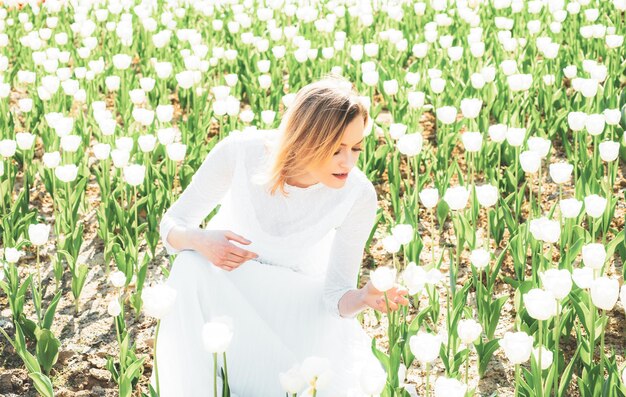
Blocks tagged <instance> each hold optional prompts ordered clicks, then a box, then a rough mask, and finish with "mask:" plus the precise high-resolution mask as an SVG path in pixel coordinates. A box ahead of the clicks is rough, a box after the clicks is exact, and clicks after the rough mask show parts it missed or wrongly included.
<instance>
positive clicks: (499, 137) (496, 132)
mask: <svg viewBox="0 0 626 397" xmlns="http://www.w3.org/2000/svg"><path fill="white" fill-rule="evenodd" d="M507 130H508V127H507V125H506V124H494V125H490V126H489V130H488V133H489V138H491V140H492V141H493V142H495V143H502V142H504V140H505V139H506V132H507Z"/></svg>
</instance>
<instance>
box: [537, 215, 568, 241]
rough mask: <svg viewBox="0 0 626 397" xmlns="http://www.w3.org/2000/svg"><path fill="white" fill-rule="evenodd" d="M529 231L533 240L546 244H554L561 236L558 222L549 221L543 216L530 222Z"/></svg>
mask: <svg viewBox="0 0 626 397" xmlns="http://www.w3.org/2000/svg"><path fill="white" fill-rule="evenodd" d="M529 229H530V233H531V234H532V235H533V237H534V238H535V240H539V241H544V242H546V243H556V242H557V241H558V240H559V237H560V236H561V225H560V223H559V221H553V220H550V219H548V218H546V217H545V216H543V217H541V218H539V219H533V220H531V221H530V227H529Z"/></svg>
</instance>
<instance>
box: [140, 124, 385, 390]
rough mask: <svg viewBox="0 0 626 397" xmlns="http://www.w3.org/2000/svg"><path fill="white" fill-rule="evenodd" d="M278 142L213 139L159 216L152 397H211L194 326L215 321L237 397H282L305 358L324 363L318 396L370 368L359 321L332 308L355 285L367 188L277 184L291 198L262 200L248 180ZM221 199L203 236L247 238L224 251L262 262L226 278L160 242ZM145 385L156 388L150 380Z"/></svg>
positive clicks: (265, 135) (366, 221)
mask: <svg viewBox="0 0 626 397" xmlns="http://www.w3.org/2000/svg"><path fill="white" fill-rule="evenodd" d="M277 139H278V131H277V130H257V131H253V132H246V133H234V134H231V135H229V136H227V137H226V138H224V139H222V140H221V141H220V142H218V143H217V144H216V146H215V147H214V148H213V149H212V150H211V151H210V152H209V154H208V155H207V156H206V158H205V160H204V161H203V163H202V165H201V166H200V168H199V169H198V171H197V172H196V173H195V174H194V175H193V178H192V180H191V182H190V184H189V186H188V187H187V188H186V189H185V190H184V192H183V193H182V194H181V196H180V197H179V198H178V200H177V201H176V202H175V203H174V204H172V206H171V207H170V208H169V209H168V211H167V212H166V213H165V214H164V216H163V218H162V220H161V223H160V235H161V239H162V241H163V244H164V246H165V248H166V250H167V252H168V253H169V254H174V253H176V254H177V257H176V259H175V260H174V262H173V265H172V269H171V272H170V276H169V278H168V280H167V281H166V282H167V284H168V285H169V286H171V287H172V288H174V289H176V290H177V291H178V293H177V299H176V304H175V306H174V308H173V310H172V311H171V312H170V313H169V314H168V315H167V316H166V317H165V318H163V319H162V320H161V325H160V330H159V335H158V341H157V363H158V370H159V383H160V389H161V397H200V396H213V356H212V355H211V354H209V353H208V352H206V351H205V350H204V348H203V342H202V338H201V330H202V326H203V325H204V323H205V322H207V321H211V319H213V318H215V317H217V316H229V317H230V318H232V320H233V332H234V336H233V339H232V342H231V344H230V345H229V347H228V350H227V351H226V357H227V368H228V376H229V383H230V387H231V391H232V393H233V394H236V395H238V396H239V397H278V396H284V395H285V391H284V390H283V389H282V387H281V385H280V381H279V373H280V372H286V371H287V370H288V369H290V368H291V367H292V366H293V365H294V364H300V363H302V361H303V360H304V359H305V358H307V357H309V356H319V357H326V358H328V359H329V361H330V362H331V365H332V371H333V376H332V381H331V384H330V385H329V386H328V387H327V388H325V389H324V390H319V391H318V394H317V395H318V396H320V397H335V396H345V395H348V392H349V390H350V389H353V388H358V378H359V372H360V368H361V366H362V365H363V364H364V363H365V362H366V361H367V360H373V361H376V358H375V357H374V356H373V354H372V353H371V338H369V337H368V335H367V334H366V333H365V331H364V330H363V329H362V327H361V325H360V323H359V322H358V320H357V319H356V318H344V317H342V316H340V314H339V310H338V302H339V299H340V298H341V297H342V296H343V294H345V293H346V292H347V291H349V290H351V289H355V287H356V283H357V277H358V273H359V269H360V266H361V262H362V259H363V250H364V247H365V242H366V240H367V238H368V236H369V234H370V232H371V230H372V227H373V224H374V221H375V216H376V209H377V198H376V191H375V189H374V186H373V185H372V183H371V182H370V181H369V180H368V179H367V177H366V176H365V174H364V173H363V172H362V171H361V170H359V169H358V168H356V167H355V168H354V169H353V170H352V171H351V172H350V173H349V174H348V178H347V179H346V181H345V184H344V186H343V187H341V188H339V189H335V188H330V187H327V186H326V185H323V184H322V183H318V184H315V185H312V186H309V187H306V188H300V187H296V186H291V185H286V190H287V191H288V192H289V197H284V196H282V195H281V194H280V192H278V193H277V194H276V195H274V196H271V195H270V194H269V193H268V192H267V191H266V186H263V185H260V184H259V183H258V182H255V179H254V178H253V175H254V174H255V173H256V172H257V171H258V170H259V169H261V168H262V167H264V166H265V165H266V164H267V163H268V159H270V156H271V153H272V152H271V148H272V147H273V145H274V144H275V143H276V142H277ZM218 203H219V204H221V207H220V208H219V210H218V212H217V214H216V215H215V216H214V217H213V218H212V219H211V220H210V221H209V223H208V225H207V226H206V229H225V230H231V231H233V232H234V233H237V234H239V235H241V236H243V237H245V238H247V239H248V240H251V241H252V243H251V244H249V245H244V244H239V243H237V242H235V241H232V240H231V242H232V243H233V244H235V245H238V246H240V247H242V248H245V249H248V250H250V251H253V252H255V253H257V254H258V255H259V258H257V259H256V260H249V261H247V262H245V263H243V264H242V265H241V266H240V267H239V268H237V269H235V270H233V271H231V272H228V271H225V270H223V269H221V268H218V267H217V266H214V265H213V264H212V263H211V262H210V261H209V260H208V259H206V258H205V257H203V256H202V255H200V254H199V253H197V252H196V251H193V250H183V251H177V250H175V249H174V248H173V247H172V246H170V245H169V244H168V243H167V238H166V237H167V234H168V233H169V231H170V229H171V228H172V227H173V226H174V225H176V224H179V225H186V226H188V227H199V225H200V223H201V222H202V220H204V219H205V218H206V216H207V215H208V214H209V213H210V212H211V211H212V210H213V209H214V208H215V206H216V205H217V204H218ZM218 364H219V365H220V366H222V365H223V364H222V360H221V358H220V360H219V362H218ZM218 373H219V369H218ZM151 381H152V384H153V386H155V385H156V383H155V381H154V372H153V376H152V379H151ZM219 387H220V390H221V381H220V382H219ZM220 395H221V394H220Z"/></svg>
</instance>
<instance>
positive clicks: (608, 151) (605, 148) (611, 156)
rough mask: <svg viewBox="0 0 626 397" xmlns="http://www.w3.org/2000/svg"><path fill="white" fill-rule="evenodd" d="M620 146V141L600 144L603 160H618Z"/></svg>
mask: <svg viewBox="0 0 626 397" xmlns="http://www.w3.org/2000/svg"><path fill="white" fill-rule="evenodd" d="M619 147H620V144H619V142H613V141H604V142H601V143H600V145H599V146H598V150H599V151H600V158H602V161H606V162H611V161H615V160H617V156H618V155H619Z"/></svg>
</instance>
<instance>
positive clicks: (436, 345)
mask: <svg viewBox="0 0 626 397" xmlns="http://www.w3.org/2000/svg"><path fill="white" fill-rule="evenodd" d="M442 343H443V341H442V338H441V335H439V334H437V335H434V334H429V333H427V332H424V331H418V333H417V335H413V336H411V337H410V338H409V348H410V349H411V353H413V355H414V356H415V359H416V360H417V361H419V362H420V363H421V364H422V365H426V364H429V363H432V362H433V361H435V359H437V357H439V349H440V348H441V344H442Z"/></svg>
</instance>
